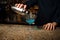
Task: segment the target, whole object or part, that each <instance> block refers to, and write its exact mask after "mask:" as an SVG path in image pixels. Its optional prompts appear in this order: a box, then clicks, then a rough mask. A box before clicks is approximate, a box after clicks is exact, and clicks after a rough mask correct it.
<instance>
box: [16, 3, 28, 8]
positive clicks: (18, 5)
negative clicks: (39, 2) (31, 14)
mask: <svg viewBox="0 0 60 40" xmlns="http://www.w3.org/2000/svg"><path fill="white" fill-rule="evenodd" d="M15 6H16V7H18V8H24V9H26V7H27V5H24V4H20V3H19V4H15Z"/></svg>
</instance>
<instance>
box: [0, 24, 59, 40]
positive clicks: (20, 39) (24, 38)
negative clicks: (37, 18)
mask: <svg viewBox="0 0 60 40" xmlns="http://www.w3.org/2000/svg"><path fill="white" fill-rule="evenodd" d="M0 40H60V28H56V30H54V31H47V30H44V29H37V28H36V27H35V26H28V25H18V24H0Z"/></svg>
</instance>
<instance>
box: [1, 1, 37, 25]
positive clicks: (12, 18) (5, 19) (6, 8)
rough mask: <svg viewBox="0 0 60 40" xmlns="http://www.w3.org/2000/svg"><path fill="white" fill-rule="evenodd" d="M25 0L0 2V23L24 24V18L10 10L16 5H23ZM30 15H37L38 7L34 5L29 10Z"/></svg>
mask: <svg viewBox="0 0 60 40" xmlns="http://www.w3.org/2000/svg"><path fill="white" fill-rule="evenodd" d="M26 1H27V0H0V23H23V24H26V22H25V21H24V16H22V15H20V14H19V13H18V12H14V11H12V9H11V6H12V5H15V4H16V3H24V2H26ZM29 11H30V12H31V13H32V14H35V15H36V13H37V11H38V6H37V5H34V6H33V7H31V8H30V9H29Z"/></svg>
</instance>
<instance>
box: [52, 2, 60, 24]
mask: <svg viewBox="0 0 60 40" xmlns="http://www.w3.org/2000/svg"><path fill="white" fill-rule="evenodd" d="M53 21H54V22H57V23H58V24H60V2H59V1H58V2H57V9H56V14H55V15H54V18H53Z"/></svg>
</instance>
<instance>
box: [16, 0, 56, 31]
mask: <svg viewBox="0 0 60 40" xmlns="http://www.w3.org/2000/svg"><path fill="white" fill-rule="evenodd" d="M35 3H36V1H33V0H32V1H28V2H27V3H26V4H27V5H24V4H20V3H19V4H15V6H17V7H18V8H22V7H23V8H24V9H26V8H27V7H28V8H30V7H31V6H33V5H34V4H35ZM56 25H57V22H52V23H47V24H44V25H43V28H44V29H45V30H54V29H55V27H56Z"/></svg>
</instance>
